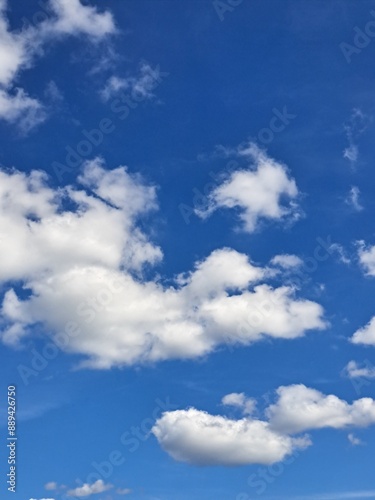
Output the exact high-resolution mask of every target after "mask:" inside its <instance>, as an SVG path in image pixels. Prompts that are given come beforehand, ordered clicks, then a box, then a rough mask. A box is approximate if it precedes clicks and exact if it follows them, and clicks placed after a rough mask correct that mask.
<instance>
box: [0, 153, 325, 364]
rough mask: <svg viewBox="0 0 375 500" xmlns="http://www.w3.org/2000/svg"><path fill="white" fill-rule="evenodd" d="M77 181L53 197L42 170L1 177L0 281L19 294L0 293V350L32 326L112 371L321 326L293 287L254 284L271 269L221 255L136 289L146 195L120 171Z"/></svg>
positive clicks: (318, 311)
mask: <svg viewBox="0 0 375 500" xmlns="http://www.w3.org/2000/svg"><path fill="white" fill-rule="evenodd" d="M79 182H80V184H81V186H82V187H79V188H73V187H69V186H68V187H66V188H64V189H58V190H54V189H52V188H50V187H48V185H47V183H46V176H45V174H42V173H40V172H35V171H34V172H32V173H31V174H29V175H26V174H22V173H20V172H17V171H13V172H8V173H7V172H1V171H0V234H7V238H3V239H2V240H1V249H2V252H1V260H0V282H2V283H3V285H6V284H7V283H9V282H15V281H18V282H19V283H21V284H22V286H23V287H24V288H25V289H27V290H28V297H27V298H23V299H20V298H19V297H18V295H17V291H16V290H14V289H13V288H10V287H9V286H10V285H9V286H8V287H5V297H4V300H3V304H2V310H1V320H2V323H3V333H2V335H1V338H2V340H3V342H5V343H6V344H8V345H16V344H18V343H19V342H20V341H22V339H23V337H26V336H27V335H32V332H33V326H34V325H38V330H40V329H41V328H43V330H44V331H45V333H46V335H50V336H51V337H52V338H53V339H54V340H55V341H56V342H58V341H59V342H60V344H62V349H63V350H65V351H68V352H74V353H80V354H82V355H84V356H85V359H86V361H85V363H84V364H86V365H87V366H91V367H95V368H110V367H111V366H116V365H131V364H134V363H142V362H149V361H151V362H154V361H159V360H164V359H170V358H195V357H199V356H202V355H205V354H208V353H210V352H212V351H213V350H214V349H215V348H216V347H217V346H219V345H222V344H244V345H248V344H250V343H252V342H256V341H260V340H262V339H263V338H264V337H265V336H268V337H270V338H283V339H292V338H296V337H300V336H302V335H304V333H305V332H306V331H308V330H313V329H323V328H325V327H326V324H325V322H324V320H323V319H322V317H323V309H322V307H321V306H320V305H319V304H317V303H315V302H312V301H309V300H304V299H299V298H296V296H295V295H296V292H295V290H294V289H293V287H289V286H281V287H279V288H273V287H271V286H270V285H268V284H266V283H264V282H263V283H262V282H261V281H264V280H266V279H267V276H268V273H269V271H268V270H267V269H266V268H261V267H259V266H256V265H255V264H253V263H252V262H251V261H250V260H249V258H248V257H247V256H246V255H243V254H240V253H239V252H236V251H235V250H232V249H229V248H223V249H218V250H215V251H214V252H212V253H211V254H210V255H209V256H208V257H206V258H204V259H202V260H201V261H199V262H197V263H196V264H195V266H194V269H193V270H192V271H190V272H188V273H185V274H183V275H179V276H177V277H176V279H175V280H174V281H172V282H170V283H169V284H168V285H164V284H163V282H162V281H161V280H160V279H158V280H155V281H152V280H145V279H144V278H143V268H144V266H145V265H147V266H149V267H150V266H152V265H154V264H156V263H158V262H159V261H160V260H161V259H162V251H161V249H160V248H159V247H157V246H156V245H155V244H153V243H152V241H151V240H150V239H149V237H148V236H147V235H146V233H145V232H143V231H141V230H140V228H139V221H140V220H141V219H142V218H143V217H144V216H147V215H148V214H149V213H150V212H151V211H152V210H154V209H156V208H157V201H156V189H155V187H153V186H147V185H145V183H144V182H143V181H142V179H141V178H140V177H139V176H137V175H134V174H129V173H128V172H127V169H126V168H124V167H119V168H117V169H115V170H112V171H106V170H105V169H104V168H103V163H102V162H101V160H98V159H96V160H93V161H91V162H87V163H86V164H85V167H84V171H83V174H82V175H81V176H80V177H79ZM66 203H68V204H70V209H64V206H65V204H66ZM77 242H79V245H78V244H77ZM72 325H73V326H72ZM73 332H74V333H73ZM67 334H68V335H69V339H68V341H64V342H62V341H61V336H65V337H66V335H67Z"/></svg>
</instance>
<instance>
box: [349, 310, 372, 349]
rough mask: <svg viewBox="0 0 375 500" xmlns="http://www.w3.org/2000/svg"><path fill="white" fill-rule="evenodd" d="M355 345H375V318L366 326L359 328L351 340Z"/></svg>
mask: <svg viewBox="0 0 375 500" xmlns="http://www.w3.org/2000/svg"><path fill="white" fill-rule="evenodd" d="M350 340H351V341H352V342H353V344H367V345H375V316H373V317H372V318H371V319H370V321H369V322H368V323H367V325H366V326H364V327H362V328H359V329H358V330H357V331H356V332H355V333H354V335H353V336H352V337H351V339H350Z"/></svg>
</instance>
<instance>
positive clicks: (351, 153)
mask: <svg viewBox="0 0 375 500" xmlns="http://www.w3.org/2000/svg"><path fill="white" fill-rule="evenodd" d="M358 153H359V151H358V146H356V145H355V144H350V146H348V147H347V148H345V149H344V151H343V156H344V158H346V159H347V160H349V161H350V162H352V163H355V162H356V161H357V160H358Z"/></svg>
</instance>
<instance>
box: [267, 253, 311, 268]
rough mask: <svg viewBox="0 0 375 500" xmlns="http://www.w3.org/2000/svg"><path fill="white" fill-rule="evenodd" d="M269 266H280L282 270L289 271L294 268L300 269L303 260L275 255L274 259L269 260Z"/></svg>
mask: <svg viewBox="0 0 375 500" xmlns="http://www.w3.org/2000/svg"><path fill="white" fill-rule="evenodd" d="M271 264H273V265H274V266H280V267H282V268H284V269H291V268H294V267H301V266H302V265H303V260H302V259H300V258H299V257H297V255H290V254H281V255H275V257H273V258H272V259H271Z"/></svg>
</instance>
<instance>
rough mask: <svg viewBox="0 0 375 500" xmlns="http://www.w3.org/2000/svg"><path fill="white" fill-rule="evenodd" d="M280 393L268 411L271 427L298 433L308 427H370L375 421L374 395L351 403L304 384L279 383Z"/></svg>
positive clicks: (289, 432)
mask: <svg viewBox="0 0 375 500" xmlns="http://www.w3.org/2000/svg"><path fill="white" fill-rule="evenodd" d="M277 395H278V401H277V402H276V403H275V404H274V405H271V406H270V407H269V408H268V409H267V411H266V415H267V417H268V419H269V422H270V424H271V427H272V428H273V429H277V430H278V431H280V432H285V433H288V434H291V433H293V434H295V433H298V432H302V431H305V430H307V429H321V428H324V427H332V428H334V429H342V428H346V427H349V426H356V427H367V426H368V425H371V424H374V423H375V401H374V400H373V399H371V398H361V399H358V400H356V401H354V402H353V403H352V404H349V403H347V402H346V401H343V400H342V399H339V398H338V397H337V396H334V395H333V394H330V395H324V394H322V393H321V392H319V391H317V390H315V389H311V388H309V387H306V386H305V385H303V384H299V385H291V386H288V387H279V388H278V389H277Z"/></svg>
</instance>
